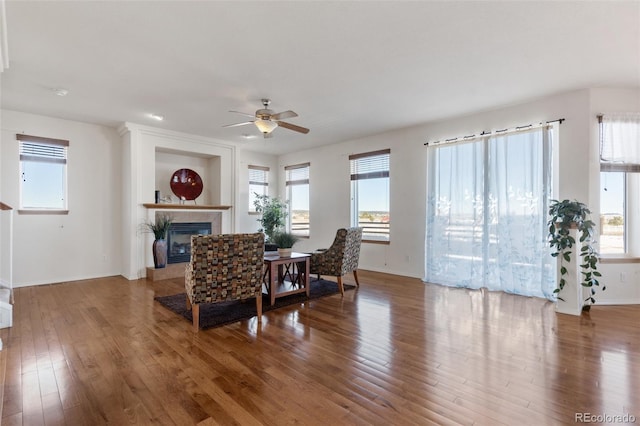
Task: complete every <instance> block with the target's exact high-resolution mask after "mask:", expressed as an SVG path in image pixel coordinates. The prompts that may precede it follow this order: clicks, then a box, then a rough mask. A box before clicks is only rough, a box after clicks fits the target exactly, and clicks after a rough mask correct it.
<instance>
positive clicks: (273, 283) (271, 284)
mask: <svg viewBox="0 0 640 426" xmlns="http://www.w3.org/2000/svg"><path fill="white" fill-rule="evenodd" d="M269 275H270V277H269V287H270V288H271V289H270V291H269V296H271V305H273V304H274V303H276V288H277V285H278V284H277V283H276V278H277V277H278V265H276V264H275V262H271V272H270V274H269Z"/></svg>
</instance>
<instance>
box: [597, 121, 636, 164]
mask: <svg viewBox="0 0 640 426" xmlns="http://www.w3.org/2000/svg"><path fill="white" fill-rule="evenodd" d="M639 124H640V114H637V113H623V114H606V115H604V116H603V117H602V129H601V132H602V133H601V138H602V140H601V141H600V159H601V160H602V161H603V162H610V163H625V164H640V126H639Z"/></svg>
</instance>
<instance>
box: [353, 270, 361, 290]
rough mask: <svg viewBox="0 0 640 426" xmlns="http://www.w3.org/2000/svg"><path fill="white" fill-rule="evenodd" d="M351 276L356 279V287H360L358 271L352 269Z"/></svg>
mask: <svg viewBox="0 0 640 426" xmlns="http://www.w3.org/2000/svg"><path fill="white" fill-rule="evenodd" d="M353 278H354V279H355V280H356V287H360V282H359V281H358V271H357V270H355V269H354V270H353Z"/></svg>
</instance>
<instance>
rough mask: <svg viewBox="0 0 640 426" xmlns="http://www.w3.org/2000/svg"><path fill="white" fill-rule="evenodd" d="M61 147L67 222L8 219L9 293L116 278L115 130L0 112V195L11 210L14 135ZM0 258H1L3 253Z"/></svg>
mask: <svg viewBox="0 0 640 426" xmlns="http://www.w3.org/2000/svg"><path fill="white" fill-rule="evenodd" d="M17 133H24V134H29V135H34V136H43V137H50V138H55V139H66V140H69V152H68V198H69V200H68V201H69V204H68V207H69V214H68V215H25V214H15V215H14V257H13V260H14V268H13V280H14V286H15V287H21V286H27V285H33V284H43V283H55V282H62V281H70V280H78V279H86V278H94V277H104V276H109V275H119V274H120V272H121V262H120V258H121V251H120V249H121V244H122V242H121V237H120V233H119V232H114V230H119V229H121V226H122V223H121V206H122V204H121V189H120V188H121V186H122V183H121V179H122V177H121V170H122V169H121V157H122V154H121V142H120V138H119V137H118V134H117V132H116V130H115V129H113V128H109V127H104V126H97V125H92V124H84V123H78V122H73V121H68V120H60V119H57V118H51V117H44V116H38V115H33V114H26V113H22V112H15V111H7V110H4V111H2V134H1V138H0V143H1V147H0V154H1V155H0V157H1V158H0V163H1V167H0V171H1V173H2V174H1V176H2V181H1V183H0V187H1V189H0V193H1V194H2V198H3V201H4V202H5V203H7V204H9V205H11V206H13V207H14V208H17V207H18V206H19V170H20V166H19V154H18V142H17V141H16V137H15V136H16V134H17ZM3 257H4V253H3Z"/></svg>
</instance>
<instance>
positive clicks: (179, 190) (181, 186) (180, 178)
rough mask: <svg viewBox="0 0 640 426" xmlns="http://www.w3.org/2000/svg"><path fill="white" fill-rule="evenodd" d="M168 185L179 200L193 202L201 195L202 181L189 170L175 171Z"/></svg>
mask: <svg viewBox="0 0 640 426" xmlns="http://www.w3.org/2000/svg"><path fill="white" fill-rule="evenodd" d="M169 184H170V185H171V190H172V191H173V193H174V194H176V195H177V196H178V198H179V199H181V200H195V199H196V198H198V196H199V195H200V194H202V179H201V178H200V175H199V174H197V173H196V172H194V171H193V170H191V169H180V170H176V171H175V173H174V174H173V176H171V182H170V183H169Z"/></svg>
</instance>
